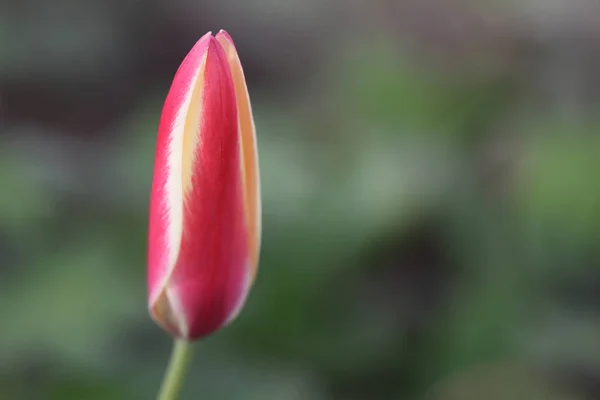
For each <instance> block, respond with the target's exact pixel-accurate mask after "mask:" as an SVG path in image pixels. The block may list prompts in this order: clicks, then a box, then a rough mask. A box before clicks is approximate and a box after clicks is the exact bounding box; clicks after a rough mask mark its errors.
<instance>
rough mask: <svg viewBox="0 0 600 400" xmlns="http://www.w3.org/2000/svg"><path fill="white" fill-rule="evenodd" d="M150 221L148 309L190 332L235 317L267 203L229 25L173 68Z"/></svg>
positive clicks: (252, 272) (181, 332)
mask: <svg viewBox="0 0 600 400" xmlns="http://www.w3.org/2000/svg"><path fill="white" fill-rule="evenodd" d="M149 225H150V227H149V248H148V289H149V294H148V296H149V298H148V300H149V310H150V314H151V315H152V318H153V319H154V320H155V321H156V322H157V323H158V324H159V325H160V326H161V327H163V328H164V329H165V330H167V331H168V332H170V333H171V334H172V335H174V336H176V337H178V338H182V339H186V340H194V339H199V338H201V337H203V336H207V335H209V334H211V333H213V332H214V331H216V330H217V329H219V328H221V327H223V326H225V325H227V324H228V323H229V322H231V321H232V320H233V319H234V318H235V317H236V316H237V314H238V313H239V311H240V310H241V308H242V307H243V305H244V303H245V300H246V297H247V295H248V292H249V290H250V287H251V285H252V283H253V281H254V278H255V276H256V271H257V266H258V258H259V249H260V237H261V202H260V182H259V173H258V153H257V148H256V133H255V129H254V122H253V119H252V110H251V107H250V99H249V96H248V90H247V87H246V82H245V78H244V72H243V70H242V66H241V64H240V60H239V58H238V54H237V51H236V49H235V46H234V44H233V41H232V40H231V37H230V36H229V35H228V34H227V33H226V32H224V31H220V32H219V33H218V34H217V35H216V36H213V35H212V33H211V32H209V33H207V34H206V35H204V36H203V37H202V38H201V39H200V40H199V41H198V42H197V43H196V44H195V45H194V47H193V48H192V50H191V51H190V52H189V54H188V55H187V56H186V57H185V59H184V60H183V62H182V64H181V66H180V67H179V69H178V70H177V72H176V74H175V78H174V80H173V83H172V85H171V89H170V90H169V93H168V95H167V98H166V101H165V104H164V107H163V111H162V115H161V119H160V125H159V128H158V138H157V146H156V158H155V165H154V177H153V182H152V192H151V200H150V221H149Z"/></svg>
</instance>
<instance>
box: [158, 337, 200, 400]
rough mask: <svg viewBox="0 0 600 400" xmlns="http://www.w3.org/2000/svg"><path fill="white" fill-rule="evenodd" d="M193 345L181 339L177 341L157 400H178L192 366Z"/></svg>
mask: <svg viewBox="0 0 600 400" xmlns="http://www.w3.org/2000/svg"><path fill="white" fill-rule="evenodd" d="M192 350H193V345H192V343H190V342H187V341H185V340H181V339H175V343H174V345H173V351H172V352H171V359H170V360H169V365H168V366H167V371H166V372H165V377H164V378H163V382H162V385H161V387H160V392H159V394H158V397H157V400H177V399H179V393H180V392H181V388H182V386H183V382H184V381H185V377H186V375H187V371H188V369H189V367H190V365H191V363H192V362H191V361H192V353H193V351H192Z"/></svg>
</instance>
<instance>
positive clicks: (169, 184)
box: [164, 52, 208, 284]
mask: <svg viewBox="0 0 600 400" xmlns="http://www.w3.org/2000/svg"><path fill="white" fill-rule="evenodd" d="M207 54H208V52H207V53H206V54H204V56H203V58H202V60H201V62H200V63H199V64H198V69H197V71H196V72H195V73H194V78H193V80H192V81H191V83H190V86H189V88H188V90H187V92H186V94H185V97H184V99H183V101H182V102H181V106H180V108H179V110H178V111H177V114H176V117H175V120H174V121H173V126H172V127H171V131H170V141H169V153H168V158H167V159H168V177H167V181H166V188H165V189H166V192H167V207H166V208H167V213H168V215H167V221H168V222H167V225H168V229H167V242H168V254H169V257H168V268H167V271H166V274H165V276H166V278H165V280H164V283H165V284H167V282H168V280H169V277H170V275H171V273H172V272H173V269H174V268H175V265H176V263H177V257H178V256H179V248H180V245H181V237H182V234H183V223H184V221H183V211H184V201H185V196H186V193H188V192H189V191H190V189H191V183H192V168H193V163H194V157H195V154H196V149H197V148H198V145H199V141H200V134H199V129H200V118H201V116H202V87H203V81H204V67H205V65H206V57H207Z"/></svg>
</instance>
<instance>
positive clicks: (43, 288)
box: [0, 0, 600, 400]
mask: <svg viewBox="0 0 600 400" xmlns="http://www.w3.org/2000/svg"><path fill="white" fill-rule="evenodd" d="M598 20H600V6H599V3H596V2H593V1H584V0H560V1H540V0H538V1H533V0H522V1H519V2H517V1H512V2H511V1H500V0H498V1H495V2H494V1H477V2H476V1H470V2H468V1H461V0H404V1H400V0H398V1H394V0H370V1H365V2H360V1H344V0H326V1H316V0H262V1H246V0H231V1H229V0H227V1H225V0H223V1H200V0H198V1H185V0H170V1H168V0H149V1H132V0H79V1H67V0H55V1H46V0H20V1H19V2H17V1H14V0H3V1H0V321H1V323H0V399H1V400H16V399H18V400H37V399H48V400H55V399H90V400H96V399H103V400H104V399H116V400H119V399H152V398H154V396H155V394H156V392H157V390H158V386H159V382H160V379H161V378H162V374H163V371H164V368H165V366H166V362H167V360H168V355H169V351H170V347H171V340H170V338H169V337H168V336H167V335H166V334H165V333H164V332H162V331H161V330H160V329H159V328H158V327H156V326H155V325H154V324H153V323H152V322H151V320H150V318H149V316H148V313H147V306H146V280H145V279H146V278H145V267H146V266H145V261H146V232H147V210H148V197H149V189H150V182H151V175H152V168H153V157H154V154H153V153H154V141H155V138H156V130H157V124H158V119H159V116H160V110H161V107H162V102H163V100H164V97H165V95H166V92H167V90H168V88H169V85H170V81H171V79H172V77H173V74H174V72H175V71H176V69H177V67H178V65H179V63H180V61H181V60H182V59H183V57H184V56H185V54H186V53H187V51H189V49H190V48H191V46H192V45H193V44H194V43H195V41H196V40H197V39H198V38H199V37H200V36H201V35H203V34H204V33H205V32H206V31H208V30H212V31H213V32H217V31H218V30H219V29H221V28H224V29H227V30H228V31H229V32H230V33H231V35H232V36H233V38H234V40H235V41H236V45H237V47H238V50H239V52H240V55H241V58H242V62H243V64H244V67H245V70H246V74H247V78H248V84H249V87H250V92H251V96H252V100H253V105H254V107H253V108H254V110H255V119H256V125H257V128H258V139H259V150H260V156H261V175H262V190H263V193H262V194H263V210H264V222H263V226H264V237H263V249H262V258H261V266H260V272H259V276H258V280H257V282H256V285H255V287H254V289H253V292H252V294H251V296H250V298H249V301H248V303H247V306H246V308H245V310H244V311H243V312H242V314H241V316H240V317H239V319H238V320H237V321H236V322H235V323H234V324H232V325H231V326H230V327H228V328H227V329H224V330H222V331H220V332H219V333H217V334H216V335H214V336H212V337H210V338H208V339H207V340H204V341H202V342H200V343H199V345H198V349H197V355H196V359H195V363H194V366H193V370H192V371H191V374H190V377H189V380H188V381H187V383H186V386H185V390H184V393H183V398H182V399H223V400H226V399H244V400H271V399H277V400H278V399H284V400H296V399H310V400H313V399H314V400H359V399H360V400H363V399H364V400H387V399H440V400H444V399H448V400H450V399H492V400H493V399H515V400H519V399H524V400H529V399H557V400H558V399H597V398H600V269H599V268H598V267H599V263H600V247H599V246H600V179H599V178H598V173H599V171H600V136H599V135H598V133H599V132H600V113H599V112H598V111H599V110H600V108H599V105H600V28H599V25H598V23H597V21H598Z"/></svg>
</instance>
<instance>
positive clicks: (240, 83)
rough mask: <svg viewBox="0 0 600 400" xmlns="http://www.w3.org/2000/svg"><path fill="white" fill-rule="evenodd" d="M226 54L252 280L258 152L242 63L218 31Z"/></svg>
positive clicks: (256, 250)
mask: <svg viewBox="0 0 600 400" xmlns="http://www.w3.org/2000/svg"><path fill="white" fill-rule="evenodd" d="M216 38H217V40H218V42H219V43H220V44H221V46H222V47H223V49H224V50H225V54H226V55H227V61H228V62H229V66H230V69H231V73H232V77H233V81H234V86H235V92H236V101H237V108H238V124H239V125H238V126H239V133H240V138H239V142H240V157H241V159H240V161H241V162H240V164H241V169H242V171H241V172H242V181H243V186H244V204H245V215H246V224H247V227H248V236H249V242H250V243H249V245H250V246H249V247H250V249H249V250H250V257H251V271H252V280H254V277H255V276H256V272H257V267H258V258H259V250H260V240H261V230H262V226H261V211H262V210H261V202H260V176H259V169H258V168H259V167H258V149H257V142H256V128H255V125H254V119H253V118H252V107H251V104H250V95H249V93H248V88H247V86H246V79H245V77H244V71H243V69H242V64H241V62H240V59H239V57H238V54H237V51H236V49H235V46H234V45H233V43H232V42H231V39H230V38H229V37H228V34H227V33H225V32H223V31H221V32H219V33H218V34H217V36H216Z"/></svg>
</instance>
